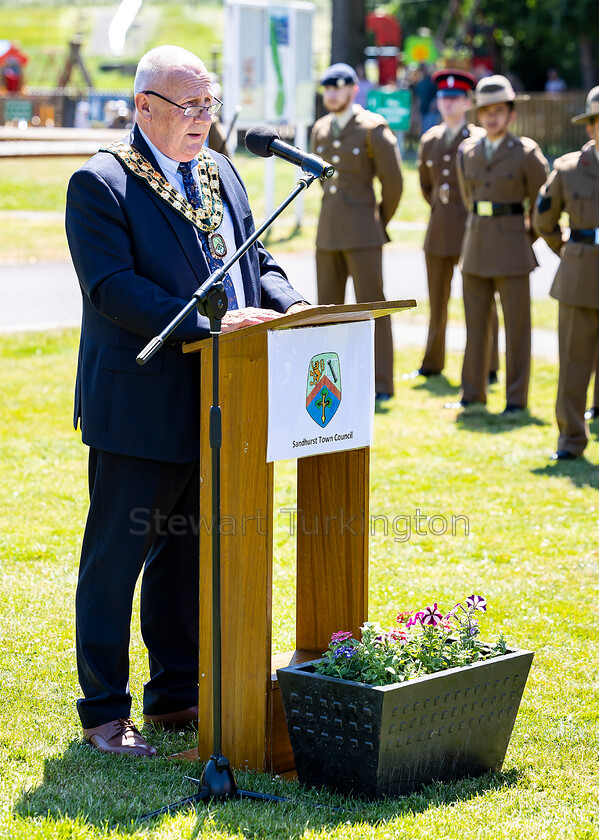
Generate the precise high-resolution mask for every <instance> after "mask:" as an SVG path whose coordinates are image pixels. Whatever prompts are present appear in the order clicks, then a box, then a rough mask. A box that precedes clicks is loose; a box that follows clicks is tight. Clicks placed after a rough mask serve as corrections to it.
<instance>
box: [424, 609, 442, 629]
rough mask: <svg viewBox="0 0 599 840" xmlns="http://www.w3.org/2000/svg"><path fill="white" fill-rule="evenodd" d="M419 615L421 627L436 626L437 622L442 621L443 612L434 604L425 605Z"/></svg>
mask: <svg viewBox="0 0 599 840" xmlns="http://www.w3.org/2000/svg"><path fill="white" fill-rule="evenodd" d="M421 616H422V618H421V619H420V623H421V624H422V626H423V627H436V626H437V624H439V623H440V622H441V621H443V613H442V612H441V611H440V610H439V608H438V607H437V605H436V604H433V605H432V606H430V607H425V608H424V609H423V610H422V612H421Z"/></svg>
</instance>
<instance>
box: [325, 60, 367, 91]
mask: <svg viewBox="0 0 599 840" xmlns="http://www.w3.org/2000/svg"><path fill="white" fill-rule="evenodd" d="M320 84H321V85H324V86H325V87H345V86H346V85H357V84H358V77H357V75H356V71H355V70H354V68H353V67H350V66H349V64H331V66H330V67H329V68H328V70H325V72H324V73H323V75H322V78H321V80H320Z"/></svg>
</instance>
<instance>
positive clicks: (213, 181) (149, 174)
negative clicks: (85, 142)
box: [100, 140, 223, 233]
mask: <svg viewBox="0 0 599 840" xmlns="http://www.w3.org/2000/svg"><path fill="white" fill-rule="evenodd" d="M100 151H101V152H110V154H111V155H114V156H115V157H117V158H118V159H119V160H120V161H121V162H122V163H123V164H124V165H125V166H126V167H127V169H128V170H129V172H131V173H132V174H133V175H135V177H136V178H139V179H140V180H141V181H144V182H145V183H146V184H147V185H148V186H149V187H150V188H151V189H152V190H153V191H154V192H155V193H156V195H157V196H158V197H159V198H161V199H162V200H163V201H165V202H166V203H167V204H168V205H169V206H170V207H172V208H173V210H175V211H176V212H177V213H179V215H180V216H183V218H184V219H187V221H188V222H191V224H192V225H194V226H195V227H197V228H198V230H201V231H202V232H203V233H208V232H209V231H211V230H216V228H217V227H218V226H219V225H220V223H221V222H222V219H223V200H222V198H221V195H220V181H219V178H218V166H217V165H216V162H215V161H214V160H213V159H212V158H211V157H210V155H209V154H208V152H207V151H205V150H204V149H202V151H201V152H200V154H199V155H198V177H199V182H200V190H201V193H202V206H201V207H198V208H197V209H196V208H194V207H192V205H191V204H190V203H189V201H187V199H186V198H184V197H183V196H182V195H181V193H180V192H178V190H176V189H175V187H173V186H172V185H171V184H169V182H168V181H167V180H166V178H165V177H164V175H161V174H160V173H159V172H156V170H155V169H154V168H153V167H152V166H151V164H150V163H149V162H148V161H147V160H146V159H145V157H144V156H143V155H142V154H140V153H139V152H138V151H137V149H134V148H133V147H132V146H129V145H127V143H124V142H123V141H122V140H115V141H114V143H111V144H110V145H109V146H103V147H102V148H101V149H100Z"/></svg>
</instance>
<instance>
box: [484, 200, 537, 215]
mask: <svg viewBox="0 0 599 840" xmlns="http://www.w3.org/2000/svg"><path fill="white" fill-rule="evenodd" d="M472 212H473V213H476V215H477V216H522V215H524V208H523V207H522V204H519V203H516V204H498V203H497V202H495V201H475V202H474V203H473V204H472Z"/></svg>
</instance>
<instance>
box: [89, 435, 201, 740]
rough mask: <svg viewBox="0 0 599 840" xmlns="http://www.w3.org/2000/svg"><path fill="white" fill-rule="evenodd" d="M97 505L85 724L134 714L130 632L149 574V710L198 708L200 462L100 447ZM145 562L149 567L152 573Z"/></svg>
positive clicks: (94, 471) (144, 600)
mask: <svg viewBox="0 0 599 840" xmlns="http://www.w3.org/2000/svg"><path fill="white" fill-rule="evenodd" d="M89 492H90V508H89V513H88V518H87V524H86V528H85V534H84V538H83V546H82V549H81V561H80V566H79V582H78V585H77V597H76V624H77V632H76V638H77V666H78V671H79V683H80V685H81V688H82V691H83V695H84V699H82V700H79V701H78V703H77V708H78V711H79V715H80V717H81V722H82V724H83V727H84V728H90V727H94V726H100V725H101V724H103V723H107V722H108V721H110V720H115V719H116V718H119V717H129V714H130V710H131V695H130V693H129V635H130V624H131V612H132V602H133V595H134V590H135V585H136V581H137V579H138V577H139V575H140V572H141V571H142V568H143V569H144V573H143V579H142V585H141V632H142V636H143V639H144V643H145V645H146V647H147V649H148V654H149V667H150V679H149V681H148V682H147V683H146V684H145V686H144V704H143V707H144V713H146V714H164V713H167V712H172V711H178V710H180V709H186V708H189V707H190V706H195V705H196V704H197V702H198V620H199V619H198V578H199V536H198V514H199V511H198V505H199V501H198V500H199V469H198V463H197V461H196V462H192V463H187V464H173V463H163V462H161V461H151V460H146V459H143V458H130V457H128V456H125V455H114V454H112V453H109V452H103V451H99V450H96V449H91V450H90V453H89ZM144 566H145V568H144Z"/></svg>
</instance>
